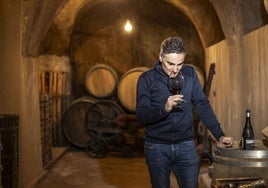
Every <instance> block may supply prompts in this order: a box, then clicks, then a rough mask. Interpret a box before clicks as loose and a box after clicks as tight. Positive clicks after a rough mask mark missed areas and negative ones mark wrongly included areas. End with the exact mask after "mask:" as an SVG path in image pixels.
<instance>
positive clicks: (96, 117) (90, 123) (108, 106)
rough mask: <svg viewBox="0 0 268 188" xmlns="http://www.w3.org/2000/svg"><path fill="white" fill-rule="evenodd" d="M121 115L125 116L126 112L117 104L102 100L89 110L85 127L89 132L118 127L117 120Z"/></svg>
mask: <svg viewBox="0 0 268 188" xmlns="http://www.w3.org/2000/svg"><path fill="white" fill-rule="evenodd" d="M121 114H125V112H124V110H123V109H122V108H121V107H120V106H119V105H118V104H117V103H116V102H114V101H111V100H100V101H98V102H96V103H95V104H93V105H91V106H90V107H89V108H88V111H87V114H86V121H85V126H86V128H87V130H90V129H94V128H96V127H100V128H109V127H117V124H116V120H117V117H118V116H119V115H121Z"/></svg>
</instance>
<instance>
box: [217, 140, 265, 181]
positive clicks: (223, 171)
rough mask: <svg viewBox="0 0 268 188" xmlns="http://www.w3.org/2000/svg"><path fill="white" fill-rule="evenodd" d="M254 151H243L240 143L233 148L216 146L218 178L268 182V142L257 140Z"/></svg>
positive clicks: (237, 142)
mask: <svg viewBox="0 0 268 188" xmlns="http://www.w3.org/2000/svg"><path fill="white" fill-rule="evenodd" d="M254 142H255V149H254V150H242V149H241V147H240V141H234V142H233V146H232V147H231V148H225V147H224V146H223V145H222V144H217V145H216V146H214V158H215V159H214V161H215V166H214V168H215V170H213V172H214V174H213V177H214V178H215V179H218V178H225V179H228V178H248V177H254V178H256V177H257V178H262V179H265V180H266V181H267V182H268V177H267V174H268V140H255V141H254Z"/></svg>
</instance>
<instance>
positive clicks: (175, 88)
mask: <svg viewBox="0 0 268 188" xmlns="http://www.w3.org/2000/svg"><path fill="white" fill-rule="evenodd" d="M183 84H184V77H183V75H182V73H181V72H179V74H178V75H177V76H176V77H169V80H168V85H169V86H168V87H169V91H170V92H171V93H172V95H179V94H181V90H182V87H183ZM182 104H183V101H179V102H178V104H177V105H176V107H177V106H178V107H182Z"/></svg>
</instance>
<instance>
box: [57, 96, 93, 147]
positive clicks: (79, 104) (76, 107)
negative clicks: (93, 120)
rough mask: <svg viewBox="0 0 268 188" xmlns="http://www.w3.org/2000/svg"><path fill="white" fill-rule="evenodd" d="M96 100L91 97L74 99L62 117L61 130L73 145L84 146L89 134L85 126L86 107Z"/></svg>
mask: <svg viewBox="0 0 268 188" xmlns="http://www.w3.org/2000/svg"><path fill="white" fill-rule="evenodd" d="M96 101H97V100H96V99H94V98H92V97H88V96H85V97H81V98H78V99H76V100H74V101H73V102H72V103H71V105H70V106H69V107H68V109H67V110H66V112H65V113H64V115H63V117H62V127H63V132H64V134H65V136H66V138H67V140H68V141H69V142H70V143H72V144H73V145H74V146H77V147H81V148H86V147H87V144H88V141H89V140H90V136H89V134H88V132H87V129H86V127H85V118H86V114H87V111H88V109H89V108H90V107H91V106H92V105H93V104H94V103H95V102H96Z"/></svg>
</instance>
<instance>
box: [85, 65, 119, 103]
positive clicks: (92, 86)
mask: <svg viewBox="0 0 268 188" xmlns="http://www.w3.org/2000/svg"><path fill="white" fill-rule="evenodd" d="M117 83H118V75H117V73H116V71H115V70H114V69H113V68H112V67H111V66H109V65H106V64H97V65H95V66H93V67H91V68H90V69H89V70H88V72H87V74H86V77H85V88H86V90H87V91H88V93H89V94H91V95H93V96H95V97H99V98H108V97H111V96H112V95H113V94H114V93H115V91H116V87H117Z"/></svg>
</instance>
